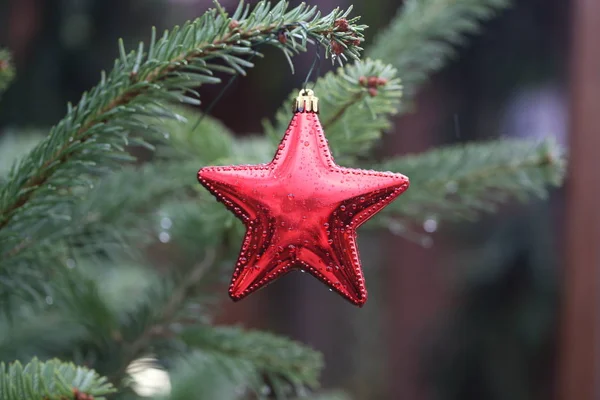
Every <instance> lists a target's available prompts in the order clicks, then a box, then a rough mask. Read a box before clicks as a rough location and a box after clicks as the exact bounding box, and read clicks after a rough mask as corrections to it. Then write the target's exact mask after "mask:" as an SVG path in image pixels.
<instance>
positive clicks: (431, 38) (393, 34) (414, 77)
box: [366, 0, 511, 98]
mask: <svg viewBox="0 0 600 400" xmlns="http://www.w3.org/2000/svg"><path fill="white" fill-rule="evenodd" d="M510 3H511V1H510V0H407V1H405V2H404V6H403V7H402V9H401V10H400V11H399V12H398V14H397V15H396V17H395V18H394V19H393V20H392V21H391V23H390V25H389V27H388V28H387V29H386V30H384V31H382V32H381V33H379V35H378V36H377V37H376V39H375V41H374V43H373V45H372V46H371V47H370V48H369V49H368V51H367V53H366V55H367V56H368V57H371V58H374V59H380V60H382V61H384V62H387V63H390V64H392V65H393V66H394V67H395V68H397V69H398V71H400V78H401V79H402V83H403V85H404V87H405V92H406V95H407V96H408V98H411V97H412V96H414V94H415V93H416V91H417V89H418V87H419V86H420V85H422V84H423V83H424V82H425V80H426V79H427V78H428V76H429V75H431V74H432V73H434V72H436V71H438V70H440V69H441V68H442V67H443V66H444V65H446V63H447V62H448V60H449V59H450V58H451V57H452V56H453V55H454V54H455V47H457V46H461V45H464V43H465V42H466V36H467V35H468V34H472V33H475V32H477V31H479V30H480V22H481V21H483V20H487V19H490V18H491V17H493V16H494V14H495V13H497V12H498V11H500V10H503V9H505V8H507V7H508V6H509V5H510Z"/></svg>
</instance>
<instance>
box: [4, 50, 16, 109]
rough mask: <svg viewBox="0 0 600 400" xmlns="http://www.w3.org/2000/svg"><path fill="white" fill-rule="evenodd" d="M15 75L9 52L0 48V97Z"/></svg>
mask: <svg viewBox="0 0 600 400" xmlns="http://www.w3.org/2000/svg"><path fill="white" fill-rule="evenodd" d="M14 77H15V69H14V67H13V64H12V60H11V56H10V52H9V51H8V50H6V49H3V48H0V97H1V96H2V93H3V92H4V91H5V90H6V88H7V87H8V86H9V85H10V84H11V82H12V81H13V79H14Z"/></svg>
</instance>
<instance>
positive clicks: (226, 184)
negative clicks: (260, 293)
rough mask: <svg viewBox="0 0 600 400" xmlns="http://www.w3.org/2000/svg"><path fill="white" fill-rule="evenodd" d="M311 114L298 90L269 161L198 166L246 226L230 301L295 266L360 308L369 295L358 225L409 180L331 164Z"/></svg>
mask: <svg viewBox="0 0 600 400" xmlns="http://www.w3.org/2000/svg"><path fill="white" fill-rule="evenodd" d="M317 112H318V106H317V98H316V97H314V96H313V93H312V90H306V91H304V90H302V91H301V92H300V96H299V97H298V98H297V99H296V105H295V107H294V116H293V118H292V121H291V122H290V125H289V127H288V129H287V131H286V133H285V135H284V137H283V139H282V141H281V143H280V145H279V148H278V150H277V153H276V154H275V157H274V158H273V161H271V162H270V163H268V164H258V165H236V166H223V167H205V168H202V169H201V170H200V171H199V172H198V180H199V181H200V183H201V184H202V185H203V186H204V187H206V189H208V190H209V191H210V192H211V193H212V194H213V195H214V196H215V197H216V198H217V200H218V201H221V202H223V203H224V204H225V206H226V207H227V208H228V209H229V210H231V211H232V212H233V213H234V214H235V215H236V216H237V217H238V218H239V219H241V220H242V222H243V223H244V225H245V226H246V229H247V230H246V235H245V238H244V241H243V243H242V248H241V251H240V255H239V258H238V261H237V265H236V267H235V271H234V273H233V278H232V280H231V285H230V286H229V295H230V296H231V298H232V299H233V300H234V301H237V300H240V299H242V298H244V297H245V296H247V295H249V294H250V293H252V292H254V291H255V290H257V289H259V288H261V287H263V286H265V285H266V284H268V283H270V282H271V281H273V280H274V279H276V278H278V277H279V276H281V275H283V274H285V273H287V272H290V271H292V270H298V269H300V270H302V271H303V272H304V271H308V272H309V273H310V274H312V275H313V276H315V277H316V278H317V279H319V280H321V281H322V282H323V283H325V284H326V285H328V286H329V287H330V288H331V289H332V290H334V291H336V292H337V293H339V294H340V295H342V296H343V297H344V298H346V299H347V300H349V301H350V302H351V303H353V304H355V305H357V306H359V307H361V306H362V305H364V304H365V302H366V301H367V290H366V288H365V280H364V277H363V273H362V269H361V264H360V260H359V254H358V248H357V246H356V229H357V228H358V227H359V226H360V225H362V224H363V223H364V222H366V221H367V220H368V219H369V218H371V217H372V216H373V215H375V214H376V213H377V212H378V211H380V210H381V209H382V208H384V207H385V206H387V205H388V204H390V203H391V202H392V201H393V200H394V199H395V198H396V197H398V196H399V195H400V194H401V193H402V192H404V191H405V190H406V189H407V188H408V185H409V181H408V178H407V177H406V176H404V175H401V174H394V173H391V172H377V171H367V170H361V169H352V168H344V167H340V166H338V165H336V164H335V163H334V161H333V157H332V156H331V152H330V150H329V146H328V144H327V140H326V139H325V135H324V133H323V128H322V127H321V123H320V122H319V117H318V115H317Z"/></svg>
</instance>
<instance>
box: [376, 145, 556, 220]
mask: <svg viewBox="0 0 600 400" xmlns="http://www.w3.org/2000/svg"><path fill="white" fill-rule="evenodd" d="M376 168H377V169H382V170H386V169H389V170H392V171H398V172H401V173H403V174H406V175H407V176H408V177H410V181H411V186H412V187H414V189H409V190H407V191H406V193H404V194H403V195H402V196H400V197H399V198H398V199H397V200H396V201H394V202H393V203H392V204H391V205H390V206H389V207H387V208H386V209H385V210H383V212H382V215H387V218H390V217H392V218H397V219H398V220H399V222H400V223H409V222H417V223H419V224H420V223H423V221H424V220H425V219H434V220H456V219H473V218H474V217H476V216H477V214H478V213H479V212H492V211H494V210H495V209H496V206H497V205H498V204H500V203H503V202H505V201H507V200H509V199H518V200H523V201H524V200H526V199H528V198H530V197H532V196H537V197H544V196H545V195H546V194H547V187H549V186H559V185H560V184H561V182H562V180H563V177H564V172H565V158H564V154H563V150H562V149H561V148H560V147H559V146H557V145H556V144H555V143H554V142H553V141H544V142H535V141H530V140H522V139H510V140H508V139H502V140H497V141H490V142H484V143H472V144H466V145H462V144H461V145H455V146H448V147H445V148H440V149H435V150H431V151H428V152H426V153H423V154H420V155H414V156H405V157H398V158H395V159H392V160H389V161H387V162H385V163H384V164H383V165H379V166H377V167H376ZM388 222H389V220H388ZM400 228H401V227H400Z"/></svg>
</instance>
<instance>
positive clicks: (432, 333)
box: [0, 0, 600, 400]
mask: <svg viewBox="0 0 600 400" xmlns="http://www.w3.org/2000/svg"><path fill="white" fill-rule="evenodd" d="M295 3H298V2H296V1H292V2H291V4H292V5H294V4H295ZM310 3H314V4H319V5H320V7H321V9H323V10H324V11H328V10H330V9H331V8H333V7H334V6H338V5H339V6H342V7H345V6H347V5H348V4H349V1H348V0H320V1H319V0H313V1H310ZM354 3H355V4H354V5H355V11H354V13H355V14H357V15H362V16H363V21H364V23H366V24H368V25H369V26H370V29H369V30H368V31H367V34H366V37H367V42H366V46H365V47H367V46H368V45H369V38H373V37H374V35H375V33H376V32H377V31H378V30H379V29H381V28H382V27H384V26H385V25H386V24H387V22H388V21H389V20H390V18H391V17H392V16H393V15H394V14H395V12H396V10H397V9H398V7H399V6H400V3H401V2H398V1H395V0H369V1H368V2H358V1H355V2H354ZM222 4H223V5H224V6H226V7H227V8H230V9H231V8H232V7H234V6H235V4H237V1H236V2H234V1H222ZM572 4H573V3H572V2H570V1H566V0H551V1H550V0H519V1H515V6H514V7H513V8H511V9H509V10H508V11H506V12H503V13H501V14H500V15H499V16H498V17H497V18H496V19H493V20H491V21H489V22H487V23H485V24H484V31H483V32H482V34H481V35H477V36H473V37H471V38H470V41H469V43H468V44H467V45H466V46H465V47H464V48H462V49H460V51H459V54H458V55H457V57H456V59H455V60H454V61H452V62H451V63H449V64H448V65H447V67H446V68H445V69H444V70H443V71H441V72H440V73H438V74H436V75H435V76H433V77H432V79H431V80H430V82H429V83H428V84H427V85H426V86H425V87H424V88H422V90H421V91H420V93H419V95H418V97H417V99H416V100H417V101H416V102H415V109H414V112H413V113H411V114H409V115H406V116H402V117H400V118H398V120H397V123H396V124H395V127H394V129H393V130H392V131H391V132H389V134H388V135H387V136H386V137H385V139H384V141H383V143H382V144H381V146H380V147H379V149H378V151H377V152H378V154H377V155H378V156H379V157H385V156H389V155H392V154H403V153H413V152H421V151H424V150H427V149H430V148H432V147H435V146H439V145H443V144H449V143H457V142H463V141H471V140H484V139H488V138H498V137H503V136H507V137H508V136H520V137H526V136H527V137H544V136H553V137H555V138H557V140H558V141H559V142H560V143H563V144H565V145H566V144H567V143H568V140H569V138H568V137H567V131H568V127H569V118H570V115H569V104H568V102H569V95H570V82H569V79H568V76H569V66H570V64H571V58H572V55H571V53H572V52H571V49H570V48H569V44H570V43H571V38H570V33H571V31H572V30H571V27H570V25H569V21H571V17H570V12H571V7H572ZM210 5H211V2H210V1H208V0H171V1H169V0H62V1H59V0H54V1H52V0H3V1H0V44H2V45H6V46H7V47H9V48H10V49H11V50H12V51H13V54H14V59H15V63H16V68H17V71H18V76H17V80H16V81H15V82H14V84H13V85H12V86H11V88H10V89H9V90H8V91H7V92H6V94H5V95H4V98H3V103H2V107H1V108H0V134H1V130H2V129H7V128H12V127H17V128H19V129H23V128H47V127H49V126H51V125H52V124H54V123H55V122H56V121H58V120H59V118H61V117H62V115H63V114H64V112H65V109H66V103H67V102H68V101H72V102H76V101H77V100H78V99H79V98H80V96H81V93H82V92H83V91H85V90H87V89H89V88H90V87H91V86H93V85H95V84H96V82H97V81H98V79H99V76H100V70H102V69H110V67H111V64H112V61H113V60H114V58H115V57H116V56H117V39H118V38H119V37H123V38H124V40H125V42H126V44H129V46H128V47H131V45H132V44H134V43H136V42H137V41H139V40H147V38H148V37H149V31H150V27H151V26H152V25H156V26H157V27H159V28H160V29H163V28H166V27H170V26H172V25H174V24H177V23H181V22H183V21H184V20H185V19H187V18H190V17H191V16H195V15H200V14H201V13H202V12H203V11H204V10H205V9H206V8H208V7H210ZM599 11H600V10H599ZM160 29H159V30H160ZM313 58H314V53H313V52H312V51H309V53H307V54H303V55H301V56H299V57H298V58H297V59H296V71H297V72H296V74H295V75H293V76H292V75H291V72H290V70H289V67H288V66H287V63H286V62H285V59H284V58H283V56H282V55H281V54H277V53H275V52H272V51H267V55H266V57H265V58H264V59H262V60H259V61H257V68H255V69H254V70H252V71H251V72H250V74H249V76H248V77H247V78H244V79H238V80H236V81H235V83H234V84H233V85H232V87H231V88H230V89H229V90H228V91H227V93H226V94H225V95H224V97H223V98H222V100H221V101H220V102H219V103H218V104H217V105H216V107H215V108H214V110H213V112H212V113H213V115H214V116H216V117H217V118H219V119H221V120H223V121H224V122H225V124H226V125H227V126H229V127H230V128H231V129H233V130H234V131H235V132H237V133H239V134H240V135H241V134H246V133H248V132H250V133H252V132H260V131H261V125H260V123H261V120H262V119H263V118H269V117H271V116H272V115H273V114H274V112H275V110H276V109H277V107H279V106H280V105H281V103H282V101H284V99H286V96H287V95H288V93H290V91H291V90H292V89H293V88H294V87H297V86H299V85H300V83H301V82H302V81H303V80H304V78H305V75H306V73H307V71H308V69H309V68H310V65H311V63H312V61H313ZM328 67H329V64H328V63H327V62H324V63H323V65H322V68H321V72H322V73H325V72H326V70H327V69H328ZM597 73H598V74H600V69H599V70H598V71H597ZM399 75H400V76H402V71H399ZM221 89H222V86H219V87H211V88H207V89H206V90H204V89H203V91H202V92H201V94H202V97H203V106H202V107H206V106H207V105H208V104H210V103H211V100H212V99H214V98H215V96H217V95H218V93H219V91H220V90H221ZM257 93H258V95H257ZM248 98H252V99H253V101H250V102H249V101H247V99H248ZM563 197H564V196H563V193H562V192H561V191H559V192H554V193H552V196H551V198H550V200H549V201H547V202H541V201H540V202H535V203H530V204H527V205H519V204H510V205H508V206H505V207H502V208H501V209H500V211H499V213H497V214H495V215H492V216H485V217H483V218H482V219H481V220H480V221H478V222H475V223H471V224H466V223H465V224H453V225H439V226H437V229H436V232H434V233H433V234H432V236H431V237H424V238H417V240H416V242H414V243H413V242H409V241H407V240H406V239H405V238H399V237H396V236H394V235H393V234H391V233H387V232H380V233H378V234H376V235H361V237H360V246H361V250H362V255H363V259H364V265H365V267H366V268H365V270H366V271H365V273H366V275H367V283H368V287H369V293H370V299H369V302H368V303H367V305H366V306H365V307H364V308H363V309H355V308H352V307H350V306H348V304H346V303H345V302H343V301H342V300H341V299H338V298H337V297H335V296H333V295H331V294H330V293H329V292H328V291H327V290H324V289H323V287H321V285H320V283H319V282H317V281H316V280H313V279H311V278H310V277H306V276H304V275H301V274H292V275H289V276H286V277H285V278H283V279H281V280H280V281H279V282H278V283H277V284H274V285H270V286H269V287H268V288H266V289H265V290H262V291H260V292H259V293H257V294H255V295H253V296H251V297H249V298H248V299H247V300H245V301H244V302H242V303H238V304H230V303H229V302H226V303H225V304H224V308H223V310H224V311H223V314H222V315H221V316H220V321H223V322H227V323H243V324H244V325H246V326H251V327H260V328H265V329H269V330H272V331H275V332H279V333H283V334H286V335H289V336H291V337H293V338H295V339H298V340H300V341H302V342H305V343H308V344H311V345H313V346H314V347H315V348H317V349H319V350H321V351H322V352H323V353H324V354H325V356H326V362H327V368H326V370H325V375H324V380H323V382H324V385H325V386H327V387H343V388H345V389H347V390H348V391H349V392H350V393H352V394H353V395H354V398H356V399H392V400H395V399H407V400H434V399H448V400H450V399H456V400H458V399H461V400H481V399H486V400H495V399H498V400H500V399H502V400H504V399H506V400H509V399H510V400H520V399H524V400H525V399H540V400H546V399H549V398H552V397H553V395H554V393H555V390H556V380H557V379H558V378H557V372H558V371H559V369H558V368H557V365H558V363H557V354H558V349H559V346H558V343H559V338H560V335H559V332H560V330H559V322H560V319H559V313H558V310H559V304H560V299H561V296H559V292H560V288H561V286H560V285H559V282H560V281H561V280H560V279H559V277H560V276H561V265H562V264H563V263H562V262H561V260H562V257H563V256H562V252H561V246H562V245H561V243H562V242H563V239H564V235H563V234H562V233H561V232H562V231H563V228H564V226H563V223H562V221H563V217H564V212H563V209H564V201H563ZM573 399H574V398H573Z"/></svg>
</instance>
